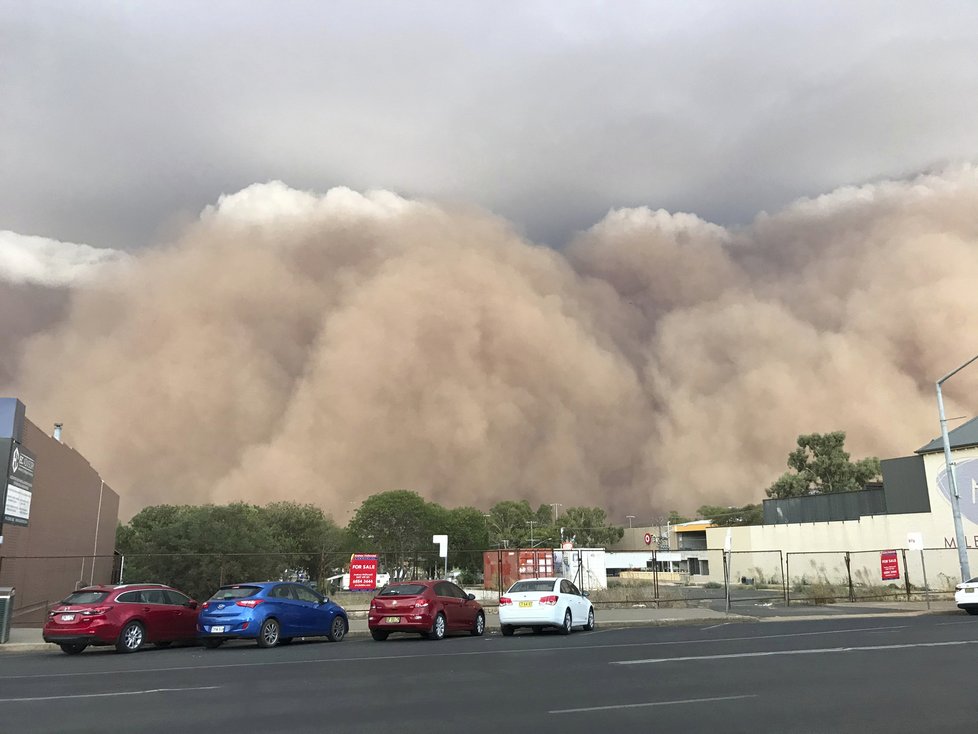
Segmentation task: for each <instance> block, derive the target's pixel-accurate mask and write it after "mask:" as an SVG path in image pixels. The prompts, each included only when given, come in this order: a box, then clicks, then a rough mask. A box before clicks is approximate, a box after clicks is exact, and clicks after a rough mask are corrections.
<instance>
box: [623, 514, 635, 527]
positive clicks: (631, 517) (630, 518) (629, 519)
mask: <svg viewBox="0 0 978 734" xmlns="http://www.w3.org/2000/svg"><path fill="white" fill-rule="evenodd" d="M625 519H626V520H628V527H629V528H631V527H632V520H634V519H635V515H625Z"/></svg>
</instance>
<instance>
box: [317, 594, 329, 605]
mask: <svg viewBox="0 0 978 734" xmlns="http://www.w3.org/2000/svg"><path fill="white" fill-rule="evenodd" d="M319 603H320V604H329V597H328V596H324V597H323V599H322V601H320V602H319Z"/></svg>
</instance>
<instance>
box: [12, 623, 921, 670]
mask: <svg viewBox="0 0 978 734" xmlns="http://www.w3.org/2000/svg"><path fill="white" fill-rule="evenodd" d="M906 627H907V625H886V626H883V627H856V628H846V629H840V630H819V631H817V632H786V633H784V634H778V635H748V636H741V637H717V638H714V639H710V638H704V639H702V640H688V639H687V640H662V641H658V642H618V643H608V644H606V645H563V646H561V647H523V648H514V649H506V650H485V649H482V650H472V651H465V652H437V653H417V654H406V655H369V656H368V655H364V656H361V657H356V658H311V659H309V660H274V661H266V662H255V663H218V664H212V665H178V666H174V667H172V668H135V669H131V670H92V671H87V672H81V671H73V672H70V673H35V674H32V675H2V676H0V680H31V679H35V678H80V677H85V676H93V675H133V674H136V673H167V672H183V671H187V670H222V669H227V668H260V667H265V666H278V665H322V664H323V663H364V662H370V661H372V660H412V659H415V658H436V657H438V658H441V657H465V656H468V655H524V654H526V653H530V652H567V651H578V650H611V649H615V648H619V647H626V648H636V647H659V646H663V645H687V646H688V645H698V644H706V645H715V644H716V643H718V642H744V641H748V640H776V639H780V638H783V637H812V636H818V635H842V634H846V633H849V632H872V631H875V630H900V629H906ZM364 642H365V643H366V642H367V641H364ZM369 644H371V645H376V644H377V643H376V642H370V643H369ZM387 644H390V643H387ZM203 655H204V656H205V657H218V656H220V655H221V653H220V652H217V651H216V650H215V651H210V652H204V653H203Z"/></svg>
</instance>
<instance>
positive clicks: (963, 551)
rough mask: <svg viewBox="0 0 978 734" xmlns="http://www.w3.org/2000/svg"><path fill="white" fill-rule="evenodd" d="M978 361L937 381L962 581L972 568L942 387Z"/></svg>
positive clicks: (977, 355)
mask: <svg viewBox="0 0 978 734" xmlns="http://www.w3.org/2000/svg"><path fill="white" fill-rule="evenodd" d="M976 359H978V354H976V355H975V356H974V357H972V358H971V359H969V360H968V361H967V362H965V363H964V364H963V365H961V366H960V367H958V368H957V369H955V370H952V371H951V372H948V373H947V374H946V375H944V377H942V378H941V379H939V380H938V381H937V412H938V415H939V416H940V419H941V442H942V443H943V444H944V465H945V470H946V472H947V481H948V490H949V492H948V493H949V494H950V495H951V515H952V517H953V518H954V542H955V545H957V547H958V563H959V564H960V566H961V580H962V581H967V580H968V579H969V578H971V568H970V567H969V565H968V546H967V541H966V540H965V539H964V526H963V525H962V524H961V501H960V498H959V496H958V481H957V477H956V476H955V474H954V462H953V461H951V440H950V439H949V438H948V435H947V418H945V417H944V395H943V394H942V392H941V385H942V384H944V382H946V381H947V380H948V379H949V378H951V377H953V376H954V375H956V374H957V373H958V372H960V371H961V370H963V369H964V368H965V367H967V366H968V365H969V364H971V363H972V362H974V361H975V360H976Z"/></svg>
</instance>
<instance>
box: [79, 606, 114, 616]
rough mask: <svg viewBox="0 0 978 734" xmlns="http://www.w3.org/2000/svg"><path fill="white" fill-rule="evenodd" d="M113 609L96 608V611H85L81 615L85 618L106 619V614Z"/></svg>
mask: <svg viewBox="0 0 978 734" xmlns="http://www.w3.org/2000/svg"><path fill="white" fill-rule="evenodd" d="M111 608H112V607H95V608H94V609H84V610H82V613H81V615H82V616H83V617H104V616H105V613H106V612H108V611H109V610H110V609H111Z"/></svg>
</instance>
